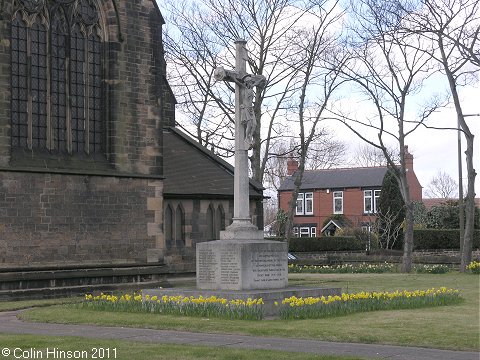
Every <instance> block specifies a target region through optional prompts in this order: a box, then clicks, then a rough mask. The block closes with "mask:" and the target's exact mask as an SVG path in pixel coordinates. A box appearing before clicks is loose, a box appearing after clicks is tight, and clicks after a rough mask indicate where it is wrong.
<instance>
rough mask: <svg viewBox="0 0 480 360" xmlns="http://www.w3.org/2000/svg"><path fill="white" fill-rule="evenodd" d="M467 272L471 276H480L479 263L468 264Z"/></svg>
mask: <svg viewBox="0 0 480 360" xmlns="http://www.w3.org/2000/svg"><path fill="white" fill-rule="evenodd" d="M467 270H469V271H470V272H472V273H473V274H480V262H478V261H475V260H474V261H472V262H471V263H470V264H468V266H467Z"/></svg>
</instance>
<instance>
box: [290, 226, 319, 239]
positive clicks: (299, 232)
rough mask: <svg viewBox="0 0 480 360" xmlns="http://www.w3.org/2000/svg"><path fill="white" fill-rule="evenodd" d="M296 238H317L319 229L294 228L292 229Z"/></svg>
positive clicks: (309, 227)
mask: <svg viewBox="0 0 480 360" xmlns="http://www.w3.org/2000/svg"><path fill="white" fill-rule="evenodd" d="M292 233H293V236H294V237H316V236H317V228H316V227H315V226H308V225H307V226H294V227H293V228H292Z"/></svg>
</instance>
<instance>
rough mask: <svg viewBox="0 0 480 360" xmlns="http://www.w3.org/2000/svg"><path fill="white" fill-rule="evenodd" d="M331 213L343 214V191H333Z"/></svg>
mask: <svg viewBox="0 0 480 360" xmlns="http://www.w3.org/2000/svg"><path fill="white" fill-rule="evenodd" d="M333 213H334V214H343V191H334V192H333Z"/></svg>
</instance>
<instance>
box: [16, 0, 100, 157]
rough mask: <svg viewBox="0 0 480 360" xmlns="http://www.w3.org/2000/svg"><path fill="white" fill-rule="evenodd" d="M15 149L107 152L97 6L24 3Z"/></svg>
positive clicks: (19, 9) (19, 8)
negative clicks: (105, 150)
mask: <svg viewBox="0 0 480 360" xmlns="http://www.w3.org/2000/svg"><path fill="white" fill-rule="evenodd" d="M11 34H12V35H11V46H12V53H11V55H12V57H11V62H12V63H11V65H12V75H11V84H12V88H11V91H12V101H11V116H12V119H11V125H12V147H17V148H25V149H30V150H36V149H38V150H49V151H57V152H67V153H70V154H75V153H77V154H80V153H84V154H94V153H101V152H102V151H103V144H104V133H105V130H104V122H103V121H102V109H103V96H102V93H103V90H102V70H103V62H104V60H103V49H102V42H103V41H102V35H101V34H102V24H101V21H100V16H99V10H98V5H97V2H96V0H18V1H17V2H16V8H15V11H14V15H13V18H12V32H11Z"/></svg>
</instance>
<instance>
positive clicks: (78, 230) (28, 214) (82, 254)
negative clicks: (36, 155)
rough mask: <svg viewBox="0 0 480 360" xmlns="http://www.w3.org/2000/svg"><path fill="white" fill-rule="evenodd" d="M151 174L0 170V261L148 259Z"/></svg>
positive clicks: (44, 262)
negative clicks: (121, 175)
mask: <svg viewBox="0 0 480 360" xmlns="http://www.w3.org/2000/svg"><path fill="white" fill-rule="evenodd" d="M154 196H155V188H154V187H152V186H148V180H143V179H135V178H118V177H116V178H112V177H104V176H88V175H60V174H40V173H31V174H28V175H27V176H26V174H24V173H21V172H19V173H5V172H1V173H0V218H1V219H2V222H1V224H0V267H8V266H15V267H18V266H39V265H56V266H62V265H65V264H70V265H72V264H84V265H85V264H97V263H99V264H111V263H133V262H145V259H146V256H147V254H146V251H147V249H149V248H154V247H155V238H153V237H149V236H148V234H147V227H146V226H145V224H146V223H147V222H154V211H151V210H147V206H146V204H147V201H148V200H147V199H148V198H151V197H154Z"/></svg>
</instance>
